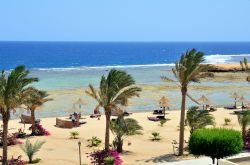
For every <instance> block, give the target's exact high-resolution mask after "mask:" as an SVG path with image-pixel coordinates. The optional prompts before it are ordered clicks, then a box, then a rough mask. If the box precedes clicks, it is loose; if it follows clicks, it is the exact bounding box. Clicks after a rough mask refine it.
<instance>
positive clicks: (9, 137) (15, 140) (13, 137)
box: [0, 134, 22, 146]
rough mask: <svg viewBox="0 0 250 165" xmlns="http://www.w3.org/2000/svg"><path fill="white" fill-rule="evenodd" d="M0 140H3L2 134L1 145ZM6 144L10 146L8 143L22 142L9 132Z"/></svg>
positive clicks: (1, 144)
mask: <svg viewBox="0 0 250 165" xmlns="http://www.w3.org/2000/svg"><path fill="white" fill-rule="evenodd" d="M2 140H3V139H2V134H0V146H3V141H2ZM7 144H8V146H10V145H16V144H22V142H21V141H20V140H18V139H17V137H16V135H12V134H9V135H8V137H7Z"/></svg>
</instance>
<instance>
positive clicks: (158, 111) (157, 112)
mask: <svg viewBox="0 0 250 165" xmlns="http://www.w3.org/2000/svg"><path fill="white" fill-rule="evenodd" d="M153 114H154V115H159V114H163V110H154V111H153Z"/></svg>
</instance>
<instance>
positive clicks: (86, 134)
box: [8, 108, 240, 165]
mask: <svg viewBox="0 0 250 165" xmlns="http://www.w3.org/2000/svg"><path fill="white" fill-rule="evenodd" d="M211 114H212V115H213V116H214V117H215V120H216V127H226V128H233V129H236V130H240V127H239V124H238V121H237V115H234V114H233V110H225V109H223V108H219V109H218V110H217V111H215V112H211ZM148 116H153V115H152V112H140V113H133V114H132V115H131V116H130V117H131V118H134V119H136V120H137V121H138V122H139V124H140V125H141V126H142V127H143V131H142V133H143V134H142V135H135V136H130V137H128V138H126V139H125V141H124V153H123V154H122V160H123V164H124V165H140V164H141V165H142V164H149V165H150V164H156V163H164V162H172V161H178V160H180V159H190V158H193V157H190V156H184V157H181V158H179V157H175V156H173V146H172V141H173V140H176V141H178V137H179V131H178V123H179V118H180V111H178V110H175V111H171V110H169V111H167V119H169V120H168V121H167V122H166V123H165V125H164V126H163V127H161V126H159V122H152V121H149V120H148V119H147V117H148ZM64 118H66V117H62V119H64ZM224 118H229V119H232V121H231V124H230V125H228V126H224ZM83 120H84V121H86V122H87V123H86V124H83V125H81V126H80V127H76V128H73V129H63V128H58V127H55V123H56V119H55V118H42V119H41V124H42V125H43V126H44V128H46V129H47V130H48V131H49V132H50V133H51V135H50V136H43V137H30V138H29V139H30V140H31V141H32V142H34V141H36V140H45V141H46V143H45V145H44V146H43V147H42V149H41V150H40V151H39V152H38V154H37V155H35V158H41V159H42V161H41V162H40V163H38V164H40V165H54V164H61V165H71V164H72V165H75V164H78V141H81V143H82V145H81V151H82V152H81V154H82V162H83V163H86V164H90V160H89V158H87V155H86V154H85V153H89V152H91V151H93V150H96V149H102V148H103V147H104V144H103V141H104V133H105V132H104V130H105V116H103V115H102V117H101V119H100V120H97V119H92V118H89V116H84V117H83ZM19 122H20V120H19V119H17V120H11V121H10V124H9V128H10V132H16V131H17V130H18V129H19V128H23V124H21V123H19ZM29 126H30V125H29V124H26V129H27V128H28V127H29ZM71 131H78V132H79V133H80V136H79V137H80V138H79V139H70V138H69V137H70V132H71ZM25 132H27V133H28V132H29V131H28V130H25ZM152 132H159V133H160V136H161V140H160V141H151V140H150V137H151V136H152V135H151V133H152ZM92 136H97V137H98V138H100V139H102V144H101V145H100V147H88V146H87V145H88V144H89V143H88V142H87V139H90V138H91V137H92ZM188 137H189V128H188V127H186V128H185V139H186V140H188ZM112 139H113V135H112V134H111V140H112ZM21 141H23V142H24V140H21ZM128 142H131V143H132V144H131V145H130V146H128V145H127V143H128ZM8 151H9V153H8V154H9V156H10V157H11V156H12V155H14V156H17V155H23V159H25V160H27V157H26V156H25V155H24V153H23V152H22V151H21V149H20V147H19V146H18V145H15V146H10V147H9V150H8Z"/></svg>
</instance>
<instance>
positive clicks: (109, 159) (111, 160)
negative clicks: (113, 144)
mask: <svg viewBox="0 0 250 165" xmlns="http://www.w3.org/2000/svg"><path fill="white" fill-rule="evenodd" d="M104 160H105V163H106V164H107V165H114V164H115V158H114V157H113V156H108V157H106V158H105V159H104Z"/></svg>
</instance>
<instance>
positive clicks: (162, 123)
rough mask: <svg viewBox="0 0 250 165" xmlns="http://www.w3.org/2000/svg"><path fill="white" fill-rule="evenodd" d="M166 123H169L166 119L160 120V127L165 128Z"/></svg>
mask: <svg viewBox="0 0 250 165" xmlns="http://www.w3.org/2000/svg"><path fill="white" fill-rule="evenodd" d="M166 122H167V120H166V119H165V120H164V119H162V120H160V126H161V127H163V126H164V124H165V123H166Z"/></svg>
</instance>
